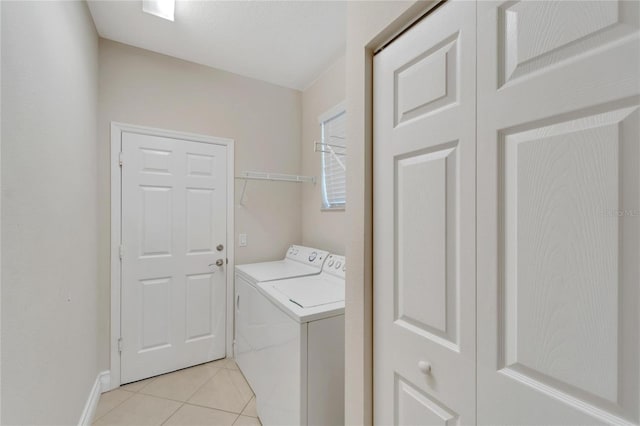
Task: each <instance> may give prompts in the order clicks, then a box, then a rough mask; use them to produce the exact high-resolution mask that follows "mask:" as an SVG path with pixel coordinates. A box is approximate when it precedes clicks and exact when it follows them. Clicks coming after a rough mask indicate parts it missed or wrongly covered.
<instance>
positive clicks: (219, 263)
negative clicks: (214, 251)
mask: <svg viewBox="0 0 640 426" xmlns="http://www.w3.org/2000/svg"><path fill="white" fill-rule="evenodd" d="M222 265H224V260H222V259H218V260H216V266H222Z"/></svg>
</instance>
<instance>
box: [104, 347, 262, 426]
mask: <svg viewBox="0 0 640 426" xmlns="http://www.w3.org/2000/svg"><path fill="white" fill-rule="evenodd" d="M94 424H95V425H131V426H133V425H136V426H139V425H140V426H141V425H183V426H190V425H212V426H213V425H215V426H218V425H219V426H226V425H228V426H231V425H241V426H253V425H260V424H261V423H260V420H259V419H258V414H257V413H256V398H255V395H254V394H253V391H252V390H251V387H249V384H248V383H247V381H246V380H245V378H244V376H243V375H242V373H241V372H240V370H238V366H237V365H236V363H235V362H234V361H233V360H232V359H222V360H219V361H214V362H210V363H207V364H202V365H197V366H195V367H191V368H186V369H184V370H180V371H175V372H173V373H168V374H164V375H162V376H157V377H152V378H150V379H147V380H141V381H139V382H135V383H131V384H128V385H124V386H121V387H120V388H118V389H114V390H112V391H110V392H106V393H103V394H102V396H101V397H100V402H99V403H98V408H97V409H96V414H95V420H94Z"/></svg>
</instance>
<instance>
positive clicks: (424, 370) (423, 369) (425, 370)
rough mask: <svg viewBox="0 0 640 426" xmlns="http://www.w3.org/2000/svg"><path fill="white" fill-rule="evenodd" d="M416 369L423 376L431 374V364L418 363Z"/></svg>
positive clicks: (425, 362)
mask: <svg viewBox="0 0 640 426" xmlns="http://www.w3.org/2000/svg"><path fill="white" fill-rule="evenodd" d="M418 369H419V370H420V371H421V372H422V373H424V374H431V363H429V362H427V361H420V362H418Z"/></svg>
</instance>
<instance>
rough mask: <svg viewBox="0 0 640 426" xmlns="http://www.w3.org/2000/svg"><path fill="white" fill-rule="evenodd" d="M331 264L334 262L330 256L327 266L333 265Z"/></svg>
mask: <svg viewBox="0 0 640 426" xmlns="http://www.w3.org/2000/svg"><path fill="white" fill-rule="evenodd" d="M333 264H334V260H333V258H331V260H329V263H328V266H333Z"/></svg>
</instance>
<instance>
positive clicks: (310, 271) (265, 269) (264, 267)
mask: <svg viewBox="0 0 640 426" xmlns="http://www.w3.org/2000/svg"><path fill="white" fill-rule="evenodd" d="M236 270H238V271H241V272H243V273H245V274H246V275H248V276H249V277H251V278H253V279H254V280H255V281H258V282H264V281H273V280H280V279H283V278H294V277H302V276H305V275H314V274H319V273H320V268H318V267H317V266H313V265H305V264H303V263H299V262H293V261H291V260H288V259H285V260H276V261H273V262H262V263H249V264H246V265H237V266H236Z"/></svg>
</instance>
